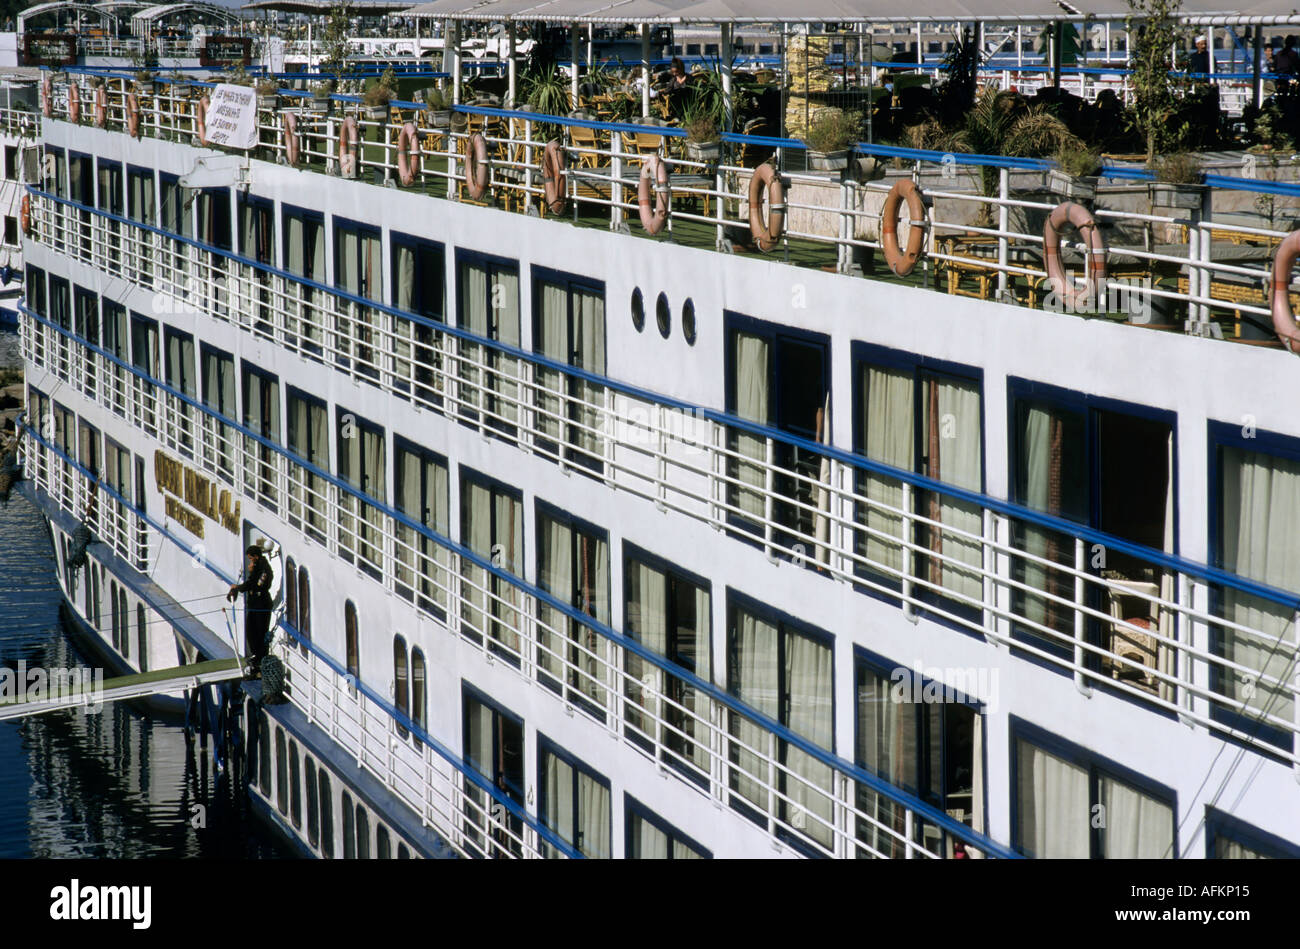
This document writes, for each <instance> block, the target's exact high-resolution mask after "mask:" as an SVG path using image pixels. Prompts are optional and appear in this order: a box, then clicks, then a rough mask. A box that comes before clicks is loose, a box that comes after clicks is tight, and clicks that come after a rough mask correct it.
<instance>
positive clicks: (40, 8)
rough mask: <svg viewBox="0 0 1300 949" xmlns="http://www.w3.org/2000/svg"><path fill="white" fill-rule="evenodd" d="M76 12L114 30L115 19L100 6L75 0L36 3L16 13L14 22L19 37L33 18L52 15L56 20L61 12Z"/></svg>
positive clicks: (115, 25)
mask: <svg viewBox="0 0 1300 949" xmlns="http://www.w3.org/2000/svg"><path fill="white" fill-rule="evenodd" d="M65 10H66V11H69V12H76V13H79V14H85V15H87V16H93V17H95V18H97V19H98V20H99V21H100V23H101V24H102V25H103V26H104V27H105V28H108V29H112V30H116V28H117V17H116V16H115V15H114V14H113V13H112V12H110V11H108V10H105V9H102V8H101V7H100V6H97V5H94V4H89V3H79V2H77V0H52V2H50V3H38V4H36V5H35V6H31V7H28V8H27V9H25V10H22V11H20V12H19V13H18V16H17V17H16V18H15V22H16V24H17V26H18V35H19V36H21V35H22V34H23V33H25V32H26V31H27V21H28V20H30V19H32V18H33V17H38V16H42V15H44V14H47V13H53V14H54V15H55V17H56V18H57V16H58V14H59V13H61V12H63V11H65Z"/></svg>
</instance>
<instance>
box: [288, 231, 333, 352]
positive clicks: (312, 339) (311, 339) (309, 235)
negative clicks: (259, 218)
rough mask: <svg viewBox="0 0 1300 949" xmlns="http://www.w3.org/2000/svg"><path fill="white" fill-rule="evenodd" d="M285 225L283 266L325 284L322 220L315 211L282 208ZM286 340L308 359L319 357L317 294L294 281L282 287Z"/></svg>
mask: <svg viewBox="0 0 1300 949" xmlns="http://www.w3.org/2000/svg"><path fill="white" fill-rule="evenodd" d="M280 213H281V218H282V219H283V222H284V266H285V269H286V270H288V271H289V273H291V274H296V275H297V276H299V277H304V278H306V279H307V280H311V281H314V282H315V283H321V284H323V283H325V281H326V279H327V275H326V273H325V217H324V215H322V214H319V213H317V212H314V211H305V210H302V209H300V208H290V207H287V206H281V212H280ZM285 292H286V293H287V294H288V300H286V302H285V307H286V309H287V311H288V312H287V313H286V316H285V337H286V339H285V341H286V342H287V343H288V344H289V346H290V347H293V346H294V345H295V344H299V345H301V347H302V349H303V350H304V351H306V353H307V354H308V356H309V357H310V356H313V355H319V354H320V352H321V345H322V340H323V339H324V334H323V331H322V326H323V323H324V318H323V315H322V314H321V313H320V311H319V310H318V309H317V307H318V306H319V296H320V291H318V290H317V289H316V288H314V287H309V286H305V285H304V284H301V283H298V282H297V281H289V282H287V283H286V284H285Z"/></svg>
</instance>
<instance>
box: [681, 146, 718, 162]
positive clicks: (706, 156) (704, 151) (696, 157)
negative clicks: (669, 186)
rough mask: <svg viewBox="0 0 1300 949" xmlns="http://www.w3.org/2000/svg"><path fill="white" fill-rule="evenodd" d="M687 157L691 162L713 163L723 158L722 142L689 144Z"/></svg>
mask: <svg viewBox="0 0 1300 949" xmlns="http://www.w3.org/2000/svg"><path fill="white" fill-rule="evenodd" d="M686 157H687V158H689V159H690V160H691V161H699V162H712V161H717V160H718V159H720V158H721V157H722V143H721V142H687V143H686Z"/></svg>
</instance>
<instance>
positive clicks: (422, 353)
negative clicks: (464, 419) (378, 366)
mask: <svg viewBox="0 0 1300 949" xmlns="http://www.w3.org/2000/svg"><path fill="white" fill-rule="evenodd" d="M389 248H390V252H391V255H392V264H391V266H392V274H391V280H390V281H389V286H390V288H391V290H390V296H391V298H392V305H393V306H394V307H396V308H397V309H399V310H402V311H404V312H407V313H415V314H417V315H419V316H423V317H424V318H425V319H429V320H434V321H436V322H438V323H442V322H443V321H444V319H445V312H446V311H445V308H446V288H445V283H446V276H447V264H446V255H445V250H444V247H443V245H442V244H440V243H437V242H435V241H429V240H424V239H422V238H418V237H411V236H409V235H406V234H399V233H397V232H396V231H390V232H389ZM391 319H392V327H393V333H394V335H395V337H396V339H395V341H394V347H395V350H396V354H397V360H396V363H395V368H394V377H395V378H394V380H393V386H394V389H395V390H396V392H397V393H398V394H399V395H403V396H404V395H406V394H408V393H410V391H411V386H412V385H415V387H416V390H415V395H416V398H417V399H418V400H419V401H420V402H422V403H424V404H425V405H430V406H433V407H435V408H436V407H440V406H441V405H442V394H441V388H442V387H441V384H440V382H441V380H440V376H441V374H442V352H441V350H442V334H441V333H437V332H436V331H434V330H433V329H432V328H431V327H429V326H426V325H424V324H423V323H417V322H415V321H414V320H408V319H405V318H403V317H400V316H394V317H391Z"/></svg>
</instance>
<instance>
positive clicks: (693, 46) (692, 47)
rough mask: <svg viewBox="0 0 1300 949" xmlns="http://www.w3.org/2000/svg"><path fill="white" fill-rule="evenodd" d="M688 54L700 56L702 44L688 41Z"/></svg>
mask: <svg viewBox="0 0 1300 949" xmlns="http://www.w3.org/2000/svg"><path fill="white" fill-rule="evenodd" d="M686 55H687V56H698V55H700V44H699V43H687V44H686Z"/></svg>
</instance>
